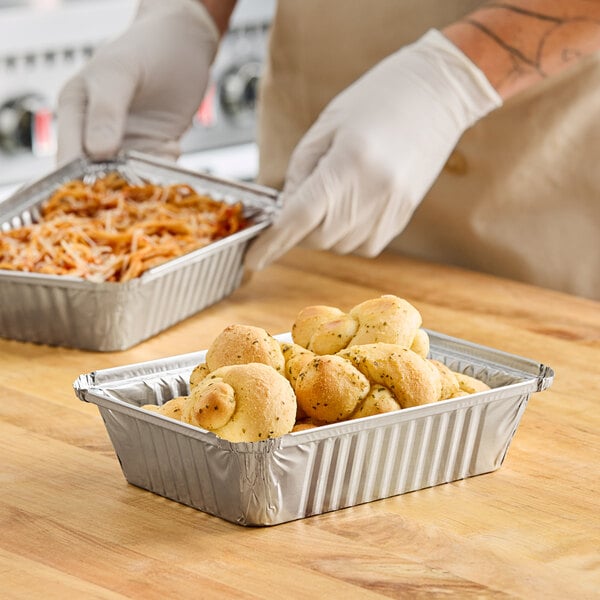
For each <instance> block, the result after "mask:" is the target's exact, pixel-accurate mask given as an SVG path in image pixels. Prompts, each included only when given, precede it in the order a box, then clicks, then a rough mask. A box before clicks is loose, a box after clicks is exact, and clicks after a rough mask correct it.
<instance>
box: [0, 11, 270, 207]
mask: <svg viewBox="0 0 600 600" xmlns="http://www.w3.org/2000/svg"><path fill="white" fill-rule="evenodd" d="M165 1H168V0H165ZM136 6H137V0H0V200H2V199H3V198H6V197H7V196H8V195H9V194H10V193H11V192H12V191H14V190H15V189H17V188H18V187H20V186H21V185H23V184H24V183H27V182H30V181H33V180H35V179H37V178H39V177H41V176H43V175H44V174H45V173H47V172H49V171H51V170H52V169H53V168H54V165H55V156H54V155H55V149H56V139H55V135H56V131H55V123H54V110H55V107H56V100H57V97H58V93H59V91H60V89H61V87H62V85H63V83H64V82H65V81H66V80H67V79H68V78H69V77H71V76H72V75H73V74H74V73H75V72H76V71H77V70H78V69H79V68H80V67H81V65H82V64H83V63H84V62H85V61H87V60H88V59H89V58H90V57H91V56H92V54H93V53H94V50H95V49H96V48H97V47H98V46H99V45H100V44H102V43H103V42H104V41H106V40H108V39H110V38H112V37H115V36H116V35H118V34H120V33H121V32H122V31H123V30H124V29H125V28H126V27H127V25H128V23H129V22H130V20H131V18H132V16H133V14H134V12H135V9H136ZM274 10H275V0H238V4H237V7H236V9H235V12H234V14H233V17H232V22H231V27H230V30H229V32H228V34H227V35H226V37H225V38H224V40H223V42H222V44H221V47H220V50H219V53H218V55H217V58H216V60H215V63H214V66H213V70H212V82H211V84H210V86H209V89H208V91H207V94H206V97H205V99H204V101H203V103H202V105H201V106H199V107H198V112H197V114H196V116H195V119H194V123H193V125H192V126H191V128H190V130H189V131H188V133H187V134H186V135H185V137H184V139H183V142H182V150H183V155H182V157H181V159H180V164H181V165H183V166H185V167H187V168H191V169H194V170H199V171H204V172H210V173H214V174H216V175H220V176H224V177H230V178H236V179H244V180H252V179H253V178H254V177H255V175H256V172H257V169H258V152H257V148H256V144H255V125H256V119H255V107H256V93H257V84H258V80H259V77H260V73H261V69H262V65H263V63H264V56H265V51H266V44H267V36H268V30H269V25H270V22H271V18H272V15H273V12H274Z"/></svg>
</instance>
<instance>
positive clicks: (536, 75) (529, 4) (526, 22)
mask: <svg viewBox="0 0 600 600" xmlns="http://www.w3.org/2000/svg"><path fill="white" fill-rule="evenodd" d="M469 29H470V30H471V33H469ZM447 32H448V34H449V35H448V36H449V37H450V39H451V40H452V41H454V42H455V43H457V45H458V46H459V47H461V48H462V49H463V51H465V53H466V54H467V55H468V56H470V57H471V58H472V59H473V60H474V62H476V63H477V64H478V65H479V66H480V67H481V68H482V69H483V71H484V72H485V73H486V75H488V78H489V79H490V81H492V84H493V85H495V87H496V89H498V90H504V91H505V92H506V93H505V96H509V95H512V93H514V92H515V91H518V89H522V88H523V87H527V86H528V85H529V84H530V83H532V82H533V81H536V80H537V81H539V80H541V79H544V78H546V77H548V76H549V75H552V74H554V73H557V72H559V71H561V70H562V69H564V68H566V67H567V66H569V65H570V64H572V63H573V62H576V61H577V60H579V59H580V58H581V57H582V56H585V55H587V54H591V53H592V52H594V51H596V50H599V49H600V1H597V0H595V1H588V0H574V1H573V0H570V1H569V0H545V1H544V0H513V1H512V2H502V1H499V2H493V1H492V2H487V3H485V4H484V5H482V6H480V7H479V8H477V9H476V10H475V11H473V12H472V13H470V14H468V15H466V16H465V17H464V18H463V19H461V20H460V21H457V22H456V23H455V24H453V25H451V26H449V27H448V28H447ZM494 48H495V49H494ZM479 59H480V60H479ZM478 60H479V61H478Z"/></svg>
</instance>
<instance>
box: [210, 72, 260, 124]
mask: <svg viewBox="0 0 600 600" xmlns="http://www.w3.org/2000/svg"><path fill="white" fill-rule="evenodd" d="M261 70H262V65H261V64H260V63H259V62H252V61H251V62H246V63H244V64H242V65H238V66H236V67H233V68H232V69H229V70H228V71H227V72H225V74H224V75H223V77H222V78H221V81H220V85H219V102H220V105H221V108H222V110H223V112H224V114H225V115H226V117H228V118H229V119H231V120H232V121H234V122H235V123H237V124H240V125H245V124H248V123H251V122H252V121H253V120H254V115H255V110H256V101H257V96H258V82H259V79H260V73H261Z"/></svg>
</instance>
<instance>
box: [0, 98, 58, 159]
mask: <svg viewBox="0 0 600 600" xmlns="http://www.w3.org/2000/svg"><path fill="white" fill-rule="evenodd" d="M53 121H54V117H53V114H52V110H51V109H50V108H49V104H48V102H46V101H45V100H44V98H42V97H41V96H39V95H37V94H27V95H24V96H19V97H17V98H13V99H12V100H9V101H8V102H5V103H4V104H3V105H2V106H0V148H2V149H3V150H4V151H5V152H10V153H16V152H22V151H28V152H31V153H33V154H34V155H35V156H51V155H52V154H53V153H54V151H55V135H54V122H53Z"/></svg>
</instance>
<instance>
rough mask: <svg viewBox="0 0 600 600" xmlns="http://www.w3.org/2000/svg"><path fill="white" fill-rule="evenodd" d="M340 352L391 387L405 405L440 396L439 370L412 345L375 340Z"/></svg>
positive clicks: (374, 381) (404, 406)
mask: <svg viewBox="0 0 600 600" xmlns="http://www.w3.org/2000/svg"><path fill="white" fill-rule="evenodd" d="M338 356H340V357H342V358H344V359H346V360H349V361H350V362H351V363H352V364H353V365H354V366H355V367H356V368H357V369H358V370H359V371H360V372H361V373H363V374H364V375H365V377H367V379H368V380H369V381H370V382H371V383H378V384H379V385H382V386H384V387H386V388H388V389H389V390H390V391H391V392H392V393H393V394H394V396H395V397H396V399H397V400H398V403H399V404H400V406H401V407H402V408H407V407H409V406H419V405H421V404H428V403H430V402H437V401H438V400H439V398H440V394H441V389H442V386H441V381H440V374H439V371H438V370H437V368H436V367H435V366H434V365H432V364H431V363H430V362H429V361H428V360H427V359H424V358H423V357H421V356H419V355H418V354H417V353H416V352H413V351H412V350H410V348H405V347H403V346H401V345H398V344H386V343H382V342H376V343H373V344H363V345H360V346H352V347H350V348H346V349H345V350H342V351H341V352H339V353H338Z"/></svg>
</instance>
